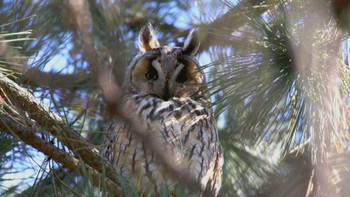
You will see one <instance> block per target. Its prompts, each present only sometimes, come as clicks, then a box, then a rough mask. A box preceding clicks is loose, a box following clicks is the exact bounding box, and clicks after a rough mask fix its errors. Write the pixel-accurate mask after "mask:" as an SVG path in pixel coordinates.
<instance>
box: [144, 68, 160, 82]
mask: <svg viewBox="0 0 350 197" xmlns="http://www.w3.org/2000/svg"><path fill="white" fill-rule="evenodd" d="M145 77H146V79H147V80H157V79H158V72H157V70H156V69H155V68H154V67H153V66H150V68H149V71H148V73H146V74H145Z"/></svg>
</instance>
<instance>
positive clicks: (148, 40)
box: [139, 23, 160, 52]
mask: <svg viewBox="0 0 350 197" xmlns="http://www.w3.org/2000/svg"><path fill="white" fill-rule="evenodd" d="M159 46H160V45H159V42H158V40H157V38H156V35H155V33H154V29H153V26H152V24H151V23H147V24H146V25H145V26H143V27H142V28H141V31H140V34H139V48H140V50H141V51H142V52H146V51H148V50H151V49H156V48H158V47H159Z"/></svg>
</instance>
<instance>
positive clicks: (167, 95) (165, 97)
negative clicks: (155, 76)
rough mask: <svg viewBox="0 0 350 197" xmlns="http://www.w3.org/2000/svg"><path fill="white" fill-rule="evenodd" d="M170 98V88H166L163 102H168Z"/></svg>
mask: <svg viewBox="0 0 350 197" xmlns="http://www.w3.org/2000/svg"><path fill="white" fill-rule="evenodd" d="M169 98H170V94H169V88H167V87H165V88H164V93H163V100H164V101H168V100H169Z"/></svg>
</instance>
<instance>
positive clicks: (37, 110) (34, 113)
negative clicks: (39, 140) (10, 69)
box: [0, 73, 118, 184]
mask: <svg viewBox="0 0 350 197" xmlns="http://www.w3.org/2000/svg"><path fill="white" fill-rule="evenodd" d="M0 87H1V88H0V90H2V91H0V96H1V97H3V99H1V100H0V104H1V102H3V101H5V100H4V98H6V97H7V96H6V95H10V96H11V98H13V99H12V100H13V101H14V103H16V105H18V106H19V107H20V108H21V109H22V110H23V111H26V112H28V116H29V117H30V118H31V119H32V120H34V121H35V122H36V123H37V124H38V125H40V127H42V128H45V130H47V131H48V132H50V133H51V134H52V135H53V136H55V137H57V138H58V139H59V140H60V141H61V142H62V143H63V144H64V145H65V146H67V147H68V148H69V149H70V150H71V151H72V152H73V153H75V154H76V156H77V157H79V158H81V159H82V160H83V161H84V162H85V163H86V164H87V165H88V166H89V167H91V168H92V169H94V170H96V171H97V172H99V173H103V174H106V177H108V178H109V179H110V180H111V181H112V182H113V183H115V184H118V179H117V173H116V172H115V171H114V170H113V168H112V165H111V164H110V163H109V161H107V160H106V159H104V158H102V157H101V155H100V154H99V151H98V150H97V149H96V148H91V144H90V143H88V142H87V141H86V140H85V139H83V138H82V137H81V136H80V135H79V134H78V133H77V132H76V131H75V130H73V129H71V128H70V127H69V126H68V125H67V124H66V123H65V122H64V121H63V120H62V119H61V118H60V117H59V116H58V115H56V114H55V113H53V112H51V111H50V110H49V109H48V108H47V107H45V106H44V105H42V104H41V103H40V102H39V100H38V99H36V98H35V97H34V96H33V95H32V94H31V93H30V92H28V91H27V90H26V89H24V88H22V87H20V86H19V85H17V84H16V83H15V82H13V81H11V80H10V79H8V78H7V77H6V76H4V75H3V74H2V73H0ZM2 105H6V103H2ZM5 118H6V117H2V118H1V120H3V119H4V120H6V119H5ZM1 122H2V123H1V124H4V121H1ZM1 128H2V130H4V131H5V130H7V129H6V128H8V126H6V125H3V126H2V127H1ZM14 128H15V130H16V128H19V127H18V126H16V127H14ZM17 130H19V129H17ZM22 132H24V131H22ZM27 135H30V134H27ZM18 137H20V136H18ZM21 139H22V138H21ZM29 139H30V138H29ZM22 140H23V141H24V140H26V139H22ZM33 143H34V142H33ZM40 147H44V146H40ZM43 151H45V152H46V150H43ZM58 162H60V161H58ZM61 162H63V161H61ZM61 162H60V163H61ZM67 162H68V164H69V165H70V166H72V165H73V164H74V162H73V161H67Z"/></svg>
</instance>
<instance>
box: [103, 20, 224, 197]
mask: <svg viewBox="0 0 350 197" xmlns="http://www.w3.org/2000/svg"><path fill="white" fill-rule="evenodd" d="M198 47H199V39H198V36H197V33H196V31H191V32H190V33H189V35H188V36H187V37H186V39H185V41H184V44H183V47H173V46H160V44H159V42H158V40H157V38H156V37H155V33H154V30H153V27H152V25H151V24H150V23H148V24H147V25H145V26H144V27H142V29H141V31H140V34H139V48H140V51H141V52H140V53H139V54H138V55H137V56H136V57H135V58H134V59H133V61H132V62H131V64H130V65H129V66H128V68H127V71H126V74H125V79H124V83H123V86H122V89H123V99H122V100H123V101H122V105H121V106H122V107H121V108H122V110H121V111H122V112H123V116H124V117H123V118H120V117H115V118H114V119H113V121H112V122H111V124H110V125H109V127H108V129H107V136H106V140H105V144H106V148H105V150H104V156H105V157H107V158H108V159H109V160H111V161H112V163H113V164H115V165H116V168H117V169H118V171H119V173H120V175H121V176H122V177H125V179H126V180H128V181H129V182H130V183H131V184H133V185H135V186H136V187H137V188H138V189H139V190H140V191H146V190H147V191H148V192H150V193H151V195H152V196H159V195H160V192H161V191H162V189H163V188H164V187H166V188H167V191H175V188H176V187H177V185H179V184H186V183H184V182H182V180H181V177H182V178H184V176H177V175H176V174H174V171H171V167H172V166H168V165H169V164H178V165H175V166H180V167H181V169H182V170H184V171H185V172H183V173H184V175H186V176H185V177H189V178H190V179H191V180H192V181H194V182H195V183H196V184H197V185H198V186H199V187H197V189H196V190H191V189H185V192H187V193H188V195H190V196H217V194H218V191H219V189H220V186H221V169H222V164H223V154H222V148H221V145H220V142H219V137H218V132H217V127H216V121H215V119H214V117H213V114H212V110H211V106H210V98H209V96H208V91H207V88H206V86H205V84H204V75H203V73H202V72H201V70H200V68H199V63H198V61H197V60H196V59H195V58H194V57H193V55H194V54H195V52H196V51H197V49H198ZM164 154H165V155H164ZM164 160H166V162H164ZM169 160H170V161H169ZM175 173H176V170H175ZM185 187H186V185H185ZM173 193H174V192H173Z"/></svg>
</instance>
